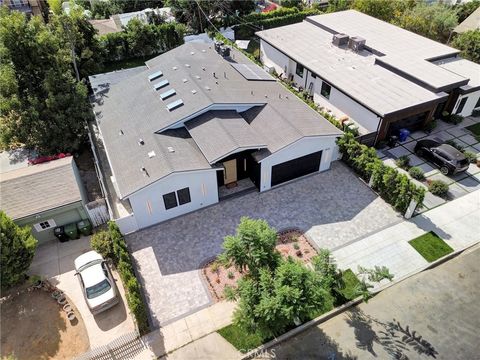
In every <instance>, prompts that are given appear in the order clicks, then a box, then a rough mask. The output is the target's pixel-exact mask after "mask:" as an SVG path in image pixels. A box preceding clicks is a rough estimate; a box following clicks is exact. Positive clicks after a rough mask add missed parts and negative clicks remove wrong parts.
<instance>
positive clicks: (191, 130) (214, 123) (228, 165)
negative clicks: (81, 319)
mask: <svg viewBox="0 0 480 360" xmlns="http://www.w3.org/2000/svg"><path fill="white" fill-rule="evenodd" d="M215 48H217V49H218V51H219V52H220V53H223V55H225V58H224V57H222V55H220V54H219V53H217V51H216V50H215ZM225 49H226V48H221V49H220V48H219V47H217V46H213V44H201V43H189V44H184V45H182V46H179V47H177V48H175V49H173V50H171V51H169V52H167V53H165V54H162V55H160V56H158V57H156V58H154V59H152V60H149V61H148V62H147V63H146V67H140V68H136V69H130V70H125V71H119V72H115V73H107V74H100V75H95V76H91V77H90V82H91V85H92V88H93V89H94V93H95V96H94V99H93V106H94V112H95V115H96V120H97V125H98V134H96V135H97V139H99V141H98V143H97V149H96V151H97V152H99V154H98V158H99V159H100V162H102V160H101V159H104V161H103V163H101V164H100V168H101V169H103V177H104V179H105V180H106V181H105V182H104V183H108V184H111V188H110V189H107V192H109V193H110V196H109V200H110V201H111V202H112V201H115V202H116V203H115V204H111V208H112V209H113V212H114V217H115V218H116V221H117V223H118V224H119V226H120V228H121V230H122V231H123V232H125V233H126V232H131V231H135V230H136V229H138V228H145V227H147V226H150V225H153V224H156V223H158V222H161V221H164V220H167V219H170V218H173V217H176V216H179V215H182V214H185V213H188V212H190V211H194V210H197V209H200V208H204V207H206V206H209V205H212V204H215V203H217V202H218V201H219V200H222V198H224V196H229V194H232V193H234V192H236V191H237V190H239V189H244V188H245V189H249V188H250V189H255V187H256V189H257V191H266V190H269V189H270V188H272V187H274V186H277V185H279V184H282V183H285V182H287V181H290V180H293V179H295V178H298V177H301V176H304V175H307V174H310V173H315V172H318V171H324V170H327V169H328V168H329V167H330V163H331V161H332V160H335V159H337V157H338V152H337V151H338V150H337V147H336V144H335V140H336V138H337V137H338V136H340V135H341V134H342V132H341V131H340V130H338V129H337V128H336V127H334V126H333V125H332V124H330V122H328V121H327V120H326V119H325V118H323V117H322V116H320V115H319V114H318V113H317V112H316V111H314V110H312V109H311V108H310V107H309V106H307V105H306V104H305V103H304V102H303V101H301V100H299V99H298V98H297V97H296V96H295V95H293V94H292V93H290V92H289V91H288V90H286V89H285V88H284V87H283V86H282V85H281V84H279V83H278V82H277V81H275V79H274V78H272V77H271V76H270V75H269V74H267V73H266V72H265V71H264V70H262V69H261V68H260V67H258V66H257V65H255V64H253V63H251V62H250V61H249V60H248V59H247V58H246V57H245V56H243V55H242V54H241V53H239V52H234V53H232V54H231V56H228V54H226V53H225V51H227V53H228V50H225ZM112 199H113V200H112Z"/></svg>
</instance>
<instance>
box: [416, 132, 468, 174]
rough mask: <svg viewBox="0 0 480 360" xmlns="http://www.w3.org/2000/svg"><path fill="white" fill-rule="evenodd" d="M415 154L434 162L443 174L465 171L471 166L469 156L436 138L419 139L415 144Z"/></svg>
mask: <svg viewBox="0 0 480 360" xmlns="http://www.w3.org/2000/svg"><path fill="white" fill-rule="evenodd" d="M415 154H417V155H418V156H420V157H423V158H424V159H427V160H430V161H431V162H433V163H434V164H435V165H437V166H438V167H439V168H440V172H441V173H442V174H443V175H448V174H456V173H459V172H462V171H465V170H467V169H468V166H469V162H468V160H467V158H466V157H465V155H463V154H462V153H461V152H460V151H458V150H457V149H455V148H454V147H453V146H451V145H448V144H441V143H439V142H437V141H435V140H420V141H418V142H417V145H415Z"/></svg>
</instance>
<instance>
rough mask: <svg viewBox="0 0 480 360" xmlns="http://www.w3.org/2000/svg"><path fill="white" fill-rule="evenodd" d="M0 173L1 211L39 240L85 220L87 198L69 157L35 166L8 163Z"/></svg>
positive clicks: (53, 236) (50, 237)
mask: <svg viewBox="0 0 480 360" xmlns="http://www.w3.org/2000/svg"><path fill="white" fill-rule="evenodd" d="M3 155H4V154H3V153H2V173H0V192H1V208H2V210H3V211H5V213H6V214H7V215H8V216H9V217H11V218H12V219H13V221H14V222H15V223H16V224H18V225H20V226H24V225H29V226H31V227H32V234H33V236H34V237H35V238H36V239H37V240H39V241H41V242H44V241H47V240H52V239H55V235H54V233H53V230H54V228H55V227H57V226H62V225H66V224H69V223H76V222H78V221H81V220H85V219H88V215H87V212H86V210H85V208H84V205H85V204H86V203H87V196H86V193H85V190H84V188H83V184H82V181H81V179H80V175H79V173H78V169H77V167H76V165H75V162H74V161H73V158H72V157H71V156H67V157H65V158H62V159H58V160H53V161H49V162H46V163H41V164H37V165H30V166H27V163H26V162H22V163H17V161H12V162H11V163H12V167H9V166H5V165H6V163H5V162H4V161H3V157H4V156H3Z"/></svg>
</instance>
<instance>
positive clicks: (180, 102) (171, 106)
mask: <svg viewBox="0 0 480 360" xmlns="http://www.w3.org/2000/svg"><path fill="white" fill-rule="evenodd" d="M182 105H183V100H182V99H178V100H175V101H174V102H171V103H169V104H167V109H168V111H172V110H174V109H176V108H178V107H179V106H182Z"/></svg>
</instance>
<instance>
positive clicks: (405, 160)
mask: <svg viewBox="0 0 480 360" xmlns="http://www.w3.org/2000/svg"><path fill="white" fill-rule="evenodd" d="M395 164H397V166H398V167H399V168H401V169H408V168H409V167H410V158H409V157H408V156H407V155H402V156H400V157H399V158H398V159H397V160H395Z"/></svg>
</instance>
